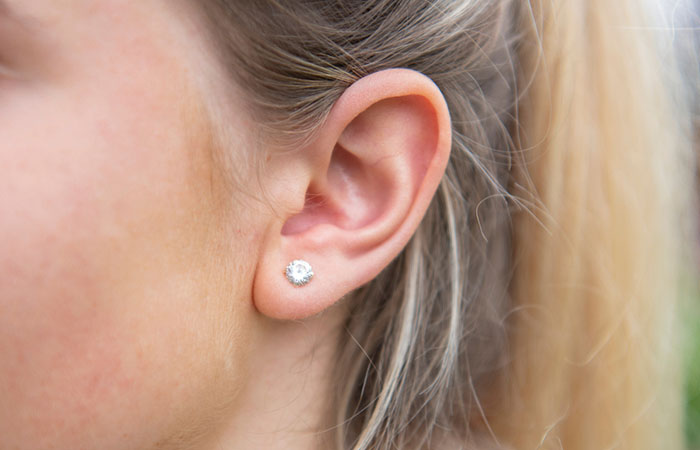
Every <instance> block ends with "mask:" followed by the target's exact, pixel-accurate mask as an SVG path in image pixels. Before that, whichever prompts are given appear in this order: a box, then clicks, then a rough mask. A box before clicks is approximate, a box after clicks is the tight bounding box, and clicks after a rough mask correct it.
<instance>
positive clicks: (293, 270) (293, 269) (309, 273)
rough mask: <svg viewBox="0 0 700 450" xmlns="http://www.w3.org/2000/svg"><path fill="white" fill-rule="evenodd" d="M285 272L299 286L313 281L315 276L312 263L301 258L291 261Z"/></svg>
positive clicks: (290, 280) (291, 281)
mask: <svg viewBox="0 0 700 450" xmlns="http://www.w3.org/2000/svg"><path fill="white" fill-rule="evenodd" d="M284 273H285V275H287V280H289V282H290V283H292V284H293V285H294V286H297V287H301V286H304V285H305V284H307V283H308V282H309V281H311V278H313V276H314V271H313V270H312V269H311V264H309V263H307V262H306V261H303V260H301V259H295V260H294V261H292V262H290V263H289V264H288V265H287V268H286V269H285V271H284Z"/></svg>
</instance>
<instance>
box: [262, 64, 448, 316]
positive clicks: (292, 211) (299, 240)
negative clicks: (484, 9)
mask: <svg viewBox="0 0 700 450" xmlns="http://www.w3.org/2000/svg"><path fill="white" fill-rule="evenodd" d="M450 130H451V126H450V119H449V113H448V110H447V105H446V102H445V99H444V98H443V96H442V94H441V92H440V90H439V89H438V88H437V86H436V85H435V84H434V83H433V82H432V81H431V80H430V79H429V78H427V77H426V76H424V75H422V74H420V73H418V72H415V71H412V70H408V69H389V70H385V71H381V72H376V73H373V74H371V75H368V76H366V77H364V78H362V79H360V80H358V81H357V82H355V83H354V84H353V85H352V86H350V87H349V88H348V89H346V91H345V92H344V93H343V95H342V96H341V97H340V99H339V100H338V101H337V102H336V103H335V105H334V106H333V108H332V110H331V112H330V115H329V116H328V118H327V120H326V121H325V122H324V123H323V125H322V126H321V128H320V130H319V133H318V134H316V135H315V137H314V139H313V140H312V141H311V142H310V143H309V144H308V145H307V146H305V147H304V148H303V149H300V151H295V152H286V153H281V154H280V155H278V156H276V157H275V158H274V160H273V161H272V162H271V164H270V165H269V170H268V172H267V177H266V180H267V181H266V183H268V187H270V189H269V191H271V192H274V193H275V201H276V202H277V205H279V206H281V207H282V208H280V209H284V210H286V211H289V212H288V213H282V214H281V215H279V214H278V215H274V216H271V218H270V222H269V226H268V227H267V229H265V230H264V231H263V233H264V241H263V242H264V243H263V244H262V249H261V253H260V259H259V261H258V264H257V267H256V273H255V281H254V285H253V301H254V304H255V306H256V308H257V309H258V311H260V312H262V313H263V314H266V315H267V316H270V317H272V318H276V319H300V318H304V317H308V316H311V315H314V314H317V313H319V312H320V311H323V310H324V309H326V308H328V307H329V306H331V305H333V304H334V303H335V302H336V301H338V300H339V299H340V298H341V297H343V296H344V295H345V294H347V293H348V292H350V291H352V290H354V289H356V288H358V287H360V286H362V285H363V284H365V283H367V282H368V281H370V280H371V279H372V278H374V277H376V276H377V275H378V274H379V272H381V271H382V269H384V268H385V267H386V266H387V265H388V264H389V263H390V262H391V261H392V260H393V259H394V258H395V257H396V256H397V255H398V254H399V253H400V252H401V250H402V249H403V248H404V247H405V246H406V244H407V243H408V241H409V239H410V238H411V236H412V235H413V233H414V232H415V230H416V228H417V227H418V225H419V223H420V221H421V219H422V218H423V216H424V215H425V212H426V210H427V208H428V205H429V204H430V201H431V199H432V198H433V196H434V194H435V191H436V189H437V187H438V184H439V182H440V179H441V178H442V175H443V173H444V171H445V167H446V165H447V161H448V158H449V152H450V148H451V131H450ZM293 260H304V261H307V262H308V263H309V264H310V265H311V267H312V269H313V273H314V275H313V278H312V279H311V281H310V282H308V284H305V285H304V286H301V287H299V286H295V285H294V284H292V283H290V282H289V281H288V279H287V277H286V276H285V268H286V266H287V265H288V264H289V263H290V262H291V261H293Z"/></svg>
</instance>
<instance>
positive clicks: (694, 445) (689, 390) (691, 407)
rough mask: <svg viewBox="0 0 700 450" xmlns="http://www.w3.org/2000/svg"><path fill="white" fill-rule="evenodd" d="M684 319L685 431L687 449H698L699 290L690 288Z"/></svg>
mask: <svg viewBox="0 0 700 450" xmlns="http://www.w3.org/2000/svg"><path fill="white" fill-rule="evenodd" d="M691 291H692V292H693V294H692V295H690V296H689V297H690V300H691V301H689V302H688V304H687V305H684V306H685V307H684V309H686V310H687V311H688V314H683V317H684V319H685V322H686V323H685V330H687V335H686V337H685V343H686V345H685V348H686V352H685V364H686V371H685V392H686V396H685V398H686V406H685V431H686V437H687V439H688V448H689V450H700V292H698V291H697V289H692V290H691Z"/></svg>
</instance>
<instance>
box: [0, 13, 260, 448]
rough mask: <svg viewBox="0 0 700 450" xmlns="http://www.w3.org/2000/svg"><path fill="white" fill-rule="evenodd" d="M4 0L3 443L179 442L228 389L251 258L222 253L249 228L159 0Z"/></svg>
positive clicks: (237, 380)
mask: <svg viewBox="0 0 700 450" xmlns="http://www.w3.org/2000/svg"><path fill="white" fill-rule="evenodd" d="M7 3H8V6H9V7H10V8H11V9H12V10H13V11H14V14H16V17H15V18H11V17H9V15H8V14H7V11H3V14H1V15H0V63H1V65H2V67H3V69H2V71H0V136H1V138H0V167H1V168H2V169H0V170H2V176H0V211H1V213H0V355H1V357H0V448H3V449H19V448H22V449H24V448H31V449H43V448H61V449H63V448H71V449H87V448H101V449H125V448H151V447H155V446H156V445H160V446H165V447H167V446H168V445H169V443H174V442H178V441H186V440H187V439H189V435H194V434H195V433H197V432H198V431H201V430H197V428H198V427H200V426H205V424H204V423H199V422H198V419H197V418H201V417H203V416H205V414H203V413H202V411H203V410H204V409H206V408H212V407H214V408H225V407H228V406H229V405H231V404H233V403H235V398H236V392H237V390H238V389H239V388H240V384H241V376H242V375H241V374H242V373H244V371H245V361H246V350H245V349H246V342H247V340H248V339H249V334H248V329H247V327H246V324H247V323H248V320H247V317H248V316H250V314H252V308H251V302H250V291H251V286H250V280H251V279H252V272H251V270H252V268H251V267H249V266H248V265H246V264H244V261H243V258H241V259H240V260H237V259H236V258H235V257H232V256H231V255H248V256H250V255H251V254H253V255H254V254H255V251H256V248H255V244H254V243H255V242H256V238H255V236H256V233H257V232H256V230H257V229H258V228H259V226H258V225H259V224H257V223H255V215H250V214H247V213H246V211H247V210H246V209H245V206H244V203H241V204H240V205H239V206H238V208H239V209H238V212H234V213H233V214H234V217H231V216H230V215H228V216H227V217H226V218H225V219H224V217H223V216H222V213H221V211H222V210H223V209H224V208H221V202H222V201H224V200H222V198H223V197H222V194H221V191H220V189H219V187H218V186H219V185H218V183H217V182H216V180H215V178H216V175H215V172H216V171H215V170H214V169H213V167H212V166H213V162H212V161H213V159H212V139H211V136H210V134H209V127H208V124H207V123H206V122H205V121H204V119H203V117H204V116H205V114H203V112H202V107H201V104H200V102H199V98H200V93H199V91H198V88H197V83H195V82H194V81H193V78H192V76H191V75H192V70H191V69H190V68H189V67H188V65H189V64H190V63H191V62H192V61H190V60H188V59H187V58H186V57H185V56H183V55H184V54H185V52H183V51H182V49H181V48H179V47H178V45H177V44H176V40H175V39H173V38H172V37H173V36H174V35H175V34H177V33H183V31H184V30H183V29H178V27H179V26H180V25H179V24H178V23H177V21H175V20H174V19H173V18H171V17H169V16H166V15H165V14H164V13H163V10H164V7H163V5H161V4H160V3H161V2H155V1H154V2H150V1H149V2H145V1H143V2H141V1H119V0H100V1H94V2H93V1H81V0H61V1H45V0H22V1H14V0H9V1H8V2H7ZM225 201H227V202H231V203H232V204H235V198H231V197H226V199H225ZM234 209H235V208H234ZM212 274H217V275H216V276H213V275H212Z"/></svg>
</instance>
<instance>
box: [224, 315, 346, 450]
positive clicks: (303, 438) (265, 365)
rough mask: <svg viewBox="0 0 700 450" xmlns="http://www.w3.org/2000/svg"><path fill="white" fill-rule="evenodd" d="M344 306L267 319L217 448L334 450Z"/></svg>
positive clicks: (242, 449)
mask: <svg viewBox="0 0 700 450" xmlns="http://www.w3.org/2000/svg"><path fill="white" fill-rule="evenodd" d="M343 312H344V311H343V308H341V307H337V308H333V309H332V310H331V311H326V312H324V313H323V314H321V315H319V316H317V317H313V318H311V319H308V320H305V321H297V322H279V321H272V320H269V319H261V326H260V327H259V330H260V333H258V334H257V337H256V338H254V339H253V342H252V343H251V345H252V347H251V350H252V351H251V364H250V367H251V370H250V372H249V377H248V382H247V383H246V386H245V387H244V388H243V391H242V392H241V396H240V397H239V399H238V401H237V405H236V411H235V413H234V415H233V416H232V417H231V419H230V420H229V421H228V422H227V425H226V427H225V429H224V433H223V434H222V435H221V437H220V438H219V439H218V440H217V442H216V443H217V447H216V448H217V449H221V450H229V449H237V450H238V449H240V450H246V449H270V450H274V449H285V450H295V449H300V450H301V449H303V450H310V449H318V448H329V447H330V445H329V443H328V439H329V436H331V433H329V432H324V431H325V430H329V429H330V428H331V427H332V423H330V421H329V419H328V417H329V416H331V418H330V420H331V421H332V420H333V419H334V417H332V415H330V414H328V413H329V411H328V408H329V402H328V400H329V398H331V397H330V395H329V394H330V393H331V392H332V391H331V381H332V380H331V378H330V374H331V373H333V368H334V363H335V359H334V357H335V355H336V353H337V343H338V333H339V332H340V331H341V330H342V329H343V328H342V320H343V318H344V317H345V316H344V314H343Z"/></svg>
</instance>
